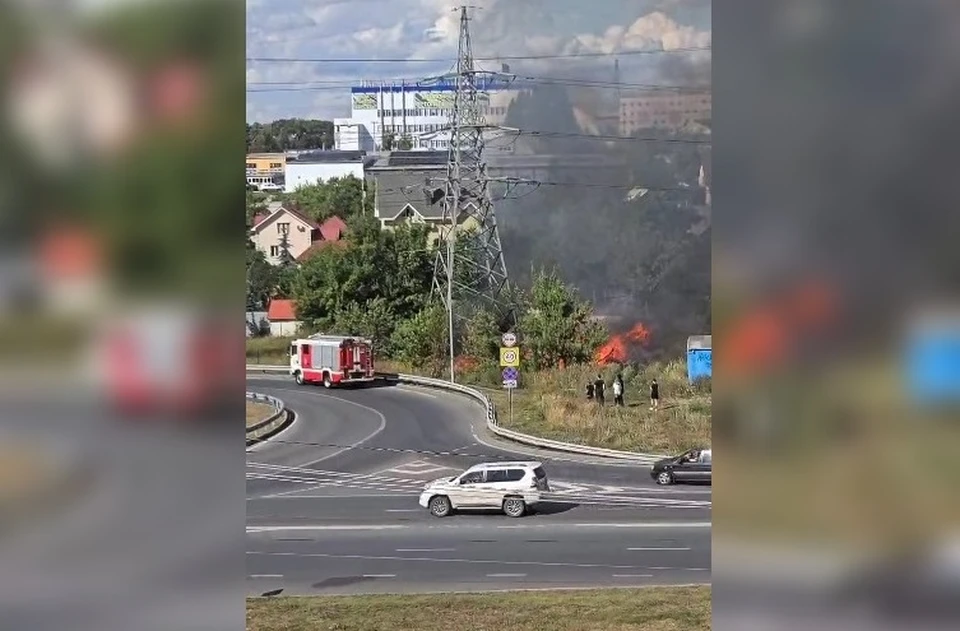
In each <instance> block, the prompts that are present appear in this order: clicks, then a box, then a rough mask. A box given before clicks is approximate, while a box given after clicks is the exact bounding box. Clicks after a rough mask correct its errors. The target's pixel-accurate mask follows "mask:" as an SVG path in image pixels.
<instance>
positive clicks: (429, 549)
mask: <svg viewBox="0 0 960 631" xmlns="http://www.w3.org/2000/svg"><path fill="white" fill-rule="evenodd" d="M397 552H456V550H455V549H454V548H397Z"/></svg>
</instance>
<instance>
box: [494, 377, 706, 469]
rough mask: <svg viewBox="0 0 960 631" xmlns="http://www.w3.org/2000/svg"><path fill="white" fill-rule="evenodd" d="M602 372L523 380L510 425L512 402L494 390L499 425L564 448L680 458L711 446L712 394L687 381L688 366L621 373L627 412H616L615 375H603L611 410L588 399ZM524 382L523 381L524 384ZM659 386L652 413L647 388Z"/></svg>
mask: <svg viewBox="0 0 960 631" xmlns="http://www.w3.org/2000/svg"><path fill="white" fill-rule="evenodd" d="M597 372H598V369H597V368H596V367H593V366H574V367H570V368H566V369H563V370H548V371H543V372H540V373H534V374H527V375H524V374H523V373H521V379H522V381H521V385H522V388H521V389H518V390H517V391H515V392H514V396H513V417H512V420H511V417H510V414H509V406H508V395H507V393H506V392H504V391H503V390H502V389H490V391H489V393H490V395H491V398H492V399H493V400H494V402H495V403H496V404H497V414H498V417H499V420H500V423H501V424H502V425H503V426H505V427H509V428H511V429H515V430H517V431H521V432H525V433H528V434H534V435H537V436H543V437H546V438H552V439H554V440H561V441H567V442H574V443H580V444H585V445H592V446H596V447H606V448H609V449H622V450H627V451H641V452H648V453H676V452H680V451H683V450H685V449H687V448H690V447H695V446H703V445H709V444H710V433H711V432H710V417H711V395H710V391H709V387H708V386H706V385H702V386H692V385H690V384H689V383H688V382H687V375H686V367H685V365H684V364H683V362H679V361H674V362H670V363H667V364H650V365H648V366H645V367H642V368H640V369H637V368H635V367H632V366H628V367H626V368H624V369H623V370H622V373H621V374H622V375H623V378H624V384H625V396H624V400H625V403H626V406H625V407H622V408H620V407H614V406H613V389H612V387H611V386H610V385H609V384H610V383H611V382H612V380H613V378H614V376H615V375H616V374H617V372H618V370H617V369H616V368H613V367H608V368H606V369H604V370H603V371H602V372H603V376H604V379H605V380H606V382H607V384H608V385H607V388H606V405H605V406H604V407H603V408H601V407H599V405H598V404H597V403H596V402H595V401H589V400H587V398H586V394H585V391H584V390H585V387H586V384H587V382H588V381H591V380H592V379H594V378H595V377H596V375H597ZM524 377H525V378H524ZM653 379H656V380H657V381H658V382H659V384H660V409H659V410H657V411H654V410H651V409H650V401H649V398H648V393H649V387H650V382H651V381H652V380H653Z"/></svg>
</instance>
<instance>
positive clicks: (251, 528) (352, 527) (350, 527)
mask: <svg viewBox="0 0 960 631" xmlns="http://www.w3.org/2000/svg"><path fill="white" fill-rule="evenodd" d="M403 528H406V526H401V525H393V524H375V525H370V526H364V525H343V526H247V532H286V531H298V530H305V531H309V530H401V529H403Z"/></svg>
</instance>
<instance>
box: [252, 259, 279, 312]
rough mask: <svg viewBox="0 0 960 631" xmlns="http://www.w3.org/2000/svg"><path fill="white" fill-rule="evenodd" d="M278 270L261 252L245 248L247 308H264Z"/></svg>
mask: <svg viewBox="0 0 960 631" xmlns="http://www.w3.org/2000/svg"><path fill="white" fill-rule="evenodd" d="M278 276H279V270H278V269H277V268H276V267H274V266H273V265H270V263H268V262H267V259H266V257H265V256H264V255H263V252H261V251H260V250H257V249H256V248H253V249H250V248H247V298H246V303H247V310H248V311H261V310H263V309H265V308H266V305H267V303H268V302H269V301H270V297H271V296H272V295H273V292H274V290H275V289H276V286H277V280H278Z"/></svg>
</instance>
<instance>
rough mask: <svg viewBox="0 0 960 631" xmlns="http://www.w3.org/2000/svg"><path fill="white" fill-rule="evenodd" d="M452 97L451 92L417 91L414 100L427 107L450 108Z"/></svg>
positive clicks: (420, 105)
mask: <svg viewBox="0 0 960 631" xmlns="http://www.w3.org/2000/svg"><path fill="white" fill-rule="evenodd" d="M453 97H454V93H453V92H418V93H417V95H416V97H415V98H414V102H415V103H416V104H417V107H422V108H427V109H438V110H439V109H452V108H453Z"/></svg>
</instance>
